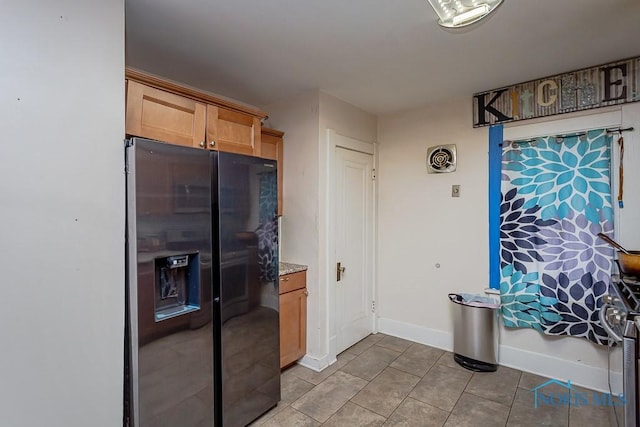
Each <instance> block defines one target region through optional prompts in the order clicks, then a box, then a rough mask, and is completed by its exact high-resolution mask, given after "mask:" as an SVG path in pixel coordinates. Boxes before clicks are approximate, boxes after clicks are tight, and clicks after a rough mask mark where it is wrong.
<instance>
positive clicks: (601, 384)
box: [378, 318, 622, 394]
mask: <svg viewBox="0 0 640 427" xmlns="http://www.w3.org/2000/svg"><path fill="white" fill-rule="evenodd" d="M378 330H379V332H381V333H383V334H387V335H392V336H394V337H398V338H404V339H407V340H410V341H414V342H417V343H420V344H425V345H429V346H432V347H436V348H440V349H442V350H446V351H452V350H453V334H452V333H450V332H446V331H440V330H436V329H430V328H425V327H423V326H418V325H413V324H410V323H405V322H399V321H397V320H392V319H385V318H380V319H378ZM499 351H500V353H499V360H500V365H503V366H507V367H509V368H514V369H518V370H521V371H525V372H530V373H532V374H536V375H542V376H544V377H549V378H558V379H563V380H567V379H570V380H571V383H572V384H576V385H579V386H582V387H586V388H590V389H593V390H598V391H601V392H608V391H609V385H608V382H607V369H606V368H605V369H603V368H600V367H596V366H590V365H585V364H582V363H576V362H572V361H569V360H565V359H561V358H558V357H554V356H549V355H547V354H543V353H535V352H532V351H528V350H522V349H519V348H515V347H509V346H505V345H500V350H499ZM611 387H612V390H613V393H614V394H617V393H620V392H621V391H622V373H621V372H612V373H611Z"/></svg>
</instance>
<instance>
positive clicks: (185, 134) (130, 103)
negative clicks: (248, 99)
mask: <svg viewBox="0 0 640 427" xmlns="http://www.w3.org/2000/svg"><path fill="white" fill-rule="evenodd" d="M125 77H126V79H127V101H126V125H125V131H126V133H127V134H128V135H132V136H139V137H143V138H150V139H157V140H160V141H164V142H168V143H172V144H178V145H187V146H191V147H201V148H207V149H210V150H220V151H227V152H232V153H239V154H248V155H251V156H260V155H261V150H260V148H261V143H260V141H261V126H260V123H261V121H262V119H264V118H266V117H267V115H266V113H264V112H262V111H259V110H256V109H253V108H250V107H247V106H244V105H240V104H236V103H234V102H230V101H227V100H225V99H221V98H218V97H215V96H213V95H211V94H209V93H206V92H202V91H198V90H195V89H191V88H189V87H186V86H182V85H179V84H176V83H174V82H171V81H168V80H164V79H161V78H158V77H155V76H152V75H149V74H146V73H143V72H140V71H136V70H133V69H127V70H126V73H125Z"/></svg>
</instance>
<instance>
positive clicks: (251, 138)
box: [207, 105, 261, 156]
mask: <svg viewBox="0 0 640 427" xmlns="http://www.w3.org/2000/svg"><path fill="white" fill-rule="evenodd" d="M207 145H208V147H209V149H212V150H219V151H227V152H230V153H238V154H247V155H249V156H260V147H261V137H260V119H259V118H258V117H255V116H251V115H249V114H245V113H241V112H238V111H233V110H228V109H226V108H223V107H218V106H216V105H207Z"/></svg>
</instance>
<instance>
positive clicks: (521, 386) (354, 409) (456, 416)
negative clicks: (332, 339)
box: [251, 334, 615, 427]
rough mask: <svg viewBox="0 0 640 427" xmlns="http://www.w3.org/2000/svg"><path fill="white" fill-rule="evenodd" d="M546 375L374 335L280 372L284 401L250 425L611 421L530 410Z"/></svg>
mask: <svg viewBox="0 0 640 427" xmlns="http://www.w3.org/2000/svg"><path fill="white" fill-rule="evenodd" d="M546 380H547V379H546V378H543V377H540V376H537V375H533V374H529V373H526V372H520V371H517V370H515V369H510V368H506V367H500V368H499V369H498V371H497V372H493V373H474V372H471V371H468V370H466V369H464V368H462V367H460V366H459V365H458V364H457V363H456V362H455V361H454V360H453V355H452V354H451V353H449V352H445V351H442V350H439V349H436V348H433V347H428V346H424V345H421V344H416V343H413V342H411V341H406V340H403V339H400V338H395V337H392V336H388V335H384V334H376V335H370V336H368V337H367V338H365V339H364V340H362V341H360V342H359V343H357V344H356V345H354V346H353V347H351V348H349V349H347V350H346V351H345V352H343V353H342V354H340V355H339V356H338V361H337V362H336V363H334V364H333V365H331V366H329V367H328V368H326V369H325V370H324V371H322V372H315V371H312V370H310V369H307V368H305V367H303V366H300V365H295V366H293V367H291V368H289V369H287V370H285V371H284V372H283V373H282V401H281V402H280V403H279V404H278V406H277V407H275V408H274V409H272V410H271V411H270V412H268V413H266V414H265V415H264V416H263V417H262V418H260V419H258V420H256V421H255V422H254V423H253V424H251V425H252V426H263V427H288V426H296V427H298V426H299V427H306V426H309V427H313V426H320V425H322V426H333V427H335V426H345V427H356V426H371V427H373V426H408V427H413V426H416V427H417V426H419V427H427V426H445V427H451V426H473V427H485V426H487V427H488V426H523V427H525V426H576V427H578V426H580V427H582V426H590V427H595V426H609V425H613V426H615V421H614V422H613V424H610V413H611V411H610V409H607V408H606V407H601V406H550V405H546V406H540V407H539V408H537V409H536V408H534V394H533V392H532V391H531V389H532V388H534V387H537V386H538V385H540V384H542V383H544V382H545V381H546ZM550 387H554V386H550ZM557 387H559V386H557ZM573 389H574V390H578V392H584V393H586V392H587V390H584V389H582V390H581V389H579V388H576V387H574V388H573ZM546 390H548V389H546ZM549 391H551V392H553V391H554V390H549ZM560 391H561V390H556V392H560Z"/></svg>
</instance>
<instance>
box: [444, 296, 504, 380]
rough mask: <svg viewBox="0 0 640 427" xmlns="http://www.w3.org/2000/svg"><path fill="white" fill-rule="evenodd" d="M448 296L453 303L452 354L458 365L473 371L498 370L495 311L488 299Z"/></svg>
mask: <svg viewBox="0 0 640 427" xmlns="http://www.w3.org/2000/svg"><path fill="white" fill-rule="evenodd" d="M470 297H471V296H470V295H468V294H449V299H450V300H451V301H452V302H453V303H454V307H453V311H454V323H453V353H454V356H453V357H454V359H455V361H456V362H458V364H460V365H461V366H463V367H465V368H467V369H470V370H472V371H476V372H493V371H495V370H497V369H498V345H499V342H498V341H499V338H498V337H499V329H498V310H499V308H500V305H499V304H498V303H497V302H495V301H493V300H492V299H490V298H487V297H482V296H475V297H474V298H470Z"/></svg>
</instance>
